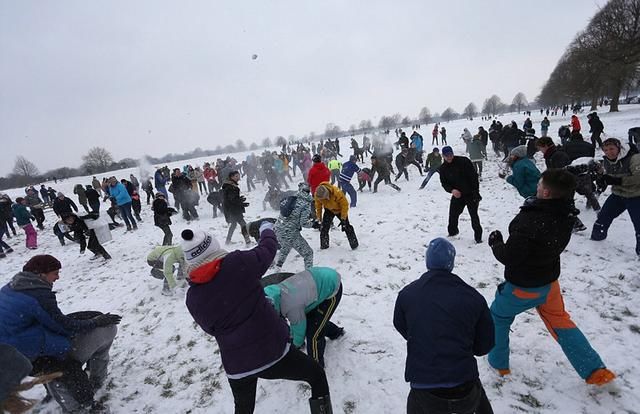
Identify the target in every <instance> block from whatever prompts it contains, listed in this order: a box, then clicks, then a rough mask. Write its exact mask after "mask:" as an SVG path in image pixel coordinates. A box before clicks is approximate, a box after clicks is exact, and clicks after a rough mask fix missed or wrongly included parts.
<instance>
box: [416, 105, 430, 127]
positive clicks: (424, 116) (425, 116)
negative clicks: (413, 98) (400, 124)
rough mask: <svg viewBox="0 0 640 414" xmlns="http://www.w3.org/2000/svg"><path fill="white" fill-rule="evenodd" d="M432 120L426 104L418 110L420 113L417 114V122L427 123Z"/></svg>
mask: <svg viewBox="0 0 640 414" xmlns="http://www.w3.org/2000/svg"><path fill="white" fill-rule="evenodd" d="M432 120H433V117H432V116H431V111H430V110H429V108H427V107H426V106H425V107H423V108H422V109H421V110H420V114H419V115H418V122H420V123H421V124H428V123H429V122H431V121H432Z"/></svg>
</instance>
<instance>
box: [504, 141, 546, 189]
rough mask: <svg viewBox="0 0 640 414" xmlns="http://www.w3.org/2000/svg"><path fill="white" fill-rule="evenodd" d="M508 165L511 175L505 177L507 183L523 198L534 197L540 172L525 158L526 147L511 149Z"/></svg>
mask: <svg viewBox="0 0 640 414" xmlns="http://www.w3.org/2000/svg"><path fill="white" fill-rule="evenodd" d="M509 163H510V164H511V171H512V174H511V175H510V176H508V177H507V182H508V183H509V184H511V185H512V186H514V187H515V188H516V189H517V190H518V193H520V195H521V196H522V197H524V198H529V197H532V196H534V195H536V191H537V188H538V181H540V170H538V167H536V165H535V164H534V163H533V161H531V160H530V159H529V158H528V157H527V147H526V146H525V145H520V146H518V147H515V148H514V149H512V150H511V152H510V153H509ZM502 178H504V177H502Z"/></svg>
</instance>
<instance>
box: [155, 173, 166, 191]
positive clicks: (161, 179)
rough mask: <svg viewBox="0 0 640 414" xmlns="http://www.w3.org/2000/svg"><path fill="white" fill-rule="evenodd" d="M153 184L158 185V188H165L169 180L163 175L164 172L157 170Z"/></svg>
mask: <svg viewBox="0 0 640 414" xmlns="http://www.w3.org/2000/svg"><path fill="white" fill-rule="evenodd" d="M153 182H154V183H155V185H156V188H164V186H165V185H166V184H167V179H166V178H164V175H162V171H160V170H157V171H156V173H155V175H154V176H153Z"/></svg>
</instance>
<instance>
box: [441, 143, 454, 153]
mask: <svg viewBox="0 0 640 414" xmlns="http://www.w3.org/2000/svg"><path fill="white" fill-rule="evenodd" d="M442 155H453V148H451V147H450V146H448V145H447V146H446V147H442Z"/></svg>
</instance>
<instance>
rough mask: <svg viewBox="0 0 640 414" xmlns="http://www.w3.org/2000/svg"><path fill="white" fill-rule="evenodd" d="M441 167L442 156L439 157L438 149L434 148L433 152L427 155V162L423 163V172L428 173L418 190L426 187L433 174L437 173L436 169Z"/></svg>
mask: <svg viewBox="0 0 640 414" xmlns="http://www.w3.org/2000/svg"><path fill="white" fill-rule="evenodd" d="M441 165H442V155H440V150H439V149H438V147H435V148H433V151H431V153H430V154H429V155H427V160H426V161H425V163H424V169H425V171H429V172H428V173H427V177H426V178H425V179H424V180H423V181H422V184H421V185H420V190H422V189H423V188H424V187H425V186H426V185H427V183H428V182H429V180H430V179H431V177H432V176H433V174H435V173H437V172H438V169H439V168H440V166H441Z"/></svg>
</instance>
